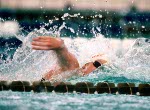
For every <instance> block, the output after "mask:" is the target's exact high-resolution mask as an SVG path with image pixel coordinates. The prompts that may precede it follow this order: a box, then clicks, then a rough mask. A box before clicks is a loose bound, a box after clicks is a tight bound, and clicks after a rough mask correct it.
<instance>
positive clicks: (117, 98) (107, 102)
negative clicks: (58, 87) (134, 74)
mask: <svg viewBox="0 0 150 110" xmlns="http://www.w3.org/2000/svg"><path fill="white" fill-rule="evenodd" d="M149 103H150V97H145V96H137V95H132V96H131V95H112V94H76V93H64V94H63V93H33V92H12V91H3V92H0V110H131V109H132V110H150V106H149Z"/></svg>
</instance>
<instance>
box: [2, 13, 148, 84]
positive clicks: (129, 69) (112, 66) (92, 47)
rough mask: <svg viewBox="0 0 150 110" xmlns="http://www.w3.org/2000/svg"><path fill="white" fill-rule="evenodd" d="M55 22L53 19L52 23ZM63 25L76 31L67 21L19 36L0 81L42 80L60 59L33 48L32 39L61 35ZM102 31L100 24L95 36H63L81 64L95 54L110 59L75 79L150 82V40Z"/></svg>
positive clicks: (47, 52)
mask: <svg viewBox="0 0 150 110" xmlns="http://www.w3.org/2000/svg"><path fill="white" fill-rule="evenodd" d="M78 16H80V14H75V15H69V14H68V13H66V14H64V16H62V19H63V20H65V19H66V18H67V17H78ZM56 20H57V19H56ZM53 21H54V20H50V24H51V23H53ZM46 25H47V24H46ZM57 28H58V29H57ZM64 28H66V29H69V30H70V31H71V32H72V33H77V32H75V31H74V29H73V28H71V27H68V26H67V25H66V22H65V21H64V22H63V23H62V25H61V26H60V27H56V26H53V27H52V28H51V29H49V30H46V29H45V28H44V27H42V28H41V29H39V30H38V29H35V30H34V31H32V32H30V33H29V34H28V35H27V36H26V37H25V36H21V35H16V37H17V38H18V39H20V40H21V41H22V42H23V44H22V46H21V47H19V48H18V49H17V50H16V52H15V54H14V56H13V60H12V61H11V62H9V63H6V64H1V65H0V74H1V76H0V80H2V79H3V80H20V79H21V80H37V79H40V78H41V77H42V75H43V74H44V73H46V72H47V71H49V69H50V68H52V67H53V65H56V64H57V58H56V55H55V52H54V51H36V50H32V49H31V41H32V39H33V38H34V37H37V36H53V37H59V36H60V33H61V30H62V29H64ZM95 29H96V30H98V32H97V31H95ZM100 30H101V29H100V28H99V27H96V28H93V30H92V32H93V34H94V37H93V38H91V39H85V38H80V37H77V38H74V39H71V38H62V39H64V41H65V44H66V46H67V47H68V49H69V51H71V52H72V53H74V54H75V56H76V57H77V59H78V61H79V63H80V66H82V65H83V64H85V63H86V62H88V61H90V59H91V58H92V56H94V55H96V54H100V53H103V54H105V55H106V57H107V58H108V59H109V61H108V62H109V65H107V66H104V67H102V68H103V69H102V68H101V69H98V70H96V71H94V72H93V73H92V74H90V75H89V76H86V77H83V78H78V79H75V80H72V81H83V80H87V81H92V82H97V81H104V80H107V81H114V82H117V81H123V82H126V81H128V82H138V81H139V82H150V77H149V71H150V69H149V66H150V40H149V39H145V38H139V39H137V40H135V39H125V40H119V39H110V38H109V39H108V38H105V37H104V36H103V35H101V34H100ZM134 41H135V42H134Z"/></svg>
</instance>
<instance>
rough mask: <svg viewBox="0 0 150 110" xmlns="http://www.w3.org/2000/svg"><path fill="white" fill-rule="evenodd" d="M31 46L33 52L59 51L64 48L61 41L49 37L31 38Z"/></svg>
mask: <svg viewBox="0 0 150 110" xmlns="http://www.w3.org/2000/svg"><path fill="white" fill-rule="evenodd" d="M31 44H32V49H34V50H61V49H62V48H63V47H64V42H63V40H62V39H60V38H54V37H49V36H48V37H45V36H40V37H36V38H33V39H32V43H31Z"/></svg>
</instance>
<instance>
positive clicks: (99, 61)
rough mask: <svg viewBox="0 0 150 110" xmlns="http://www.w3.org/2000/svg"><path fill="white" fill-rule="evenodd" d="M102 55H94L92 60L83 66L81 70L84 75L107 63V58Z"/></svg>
mask: <svg viewBox="0 0 150 110" xmlns="http://www.w3.org/2000/svg"><path fill="white" fill-rule="evenodd" d="M100 56H101V55H96V56H94V57H93V58H92V60H91V61H90V62H88V63H86V64H84V65H83V66H82V68H81V71H82V72H83V74H84V75H87V74H89V73H91V72H92V71H94V70H96V69H97V68H99V67H100V66H102V65H104V64H106V63H107V60H106V59H104V58H102V56H101V57H100Z"/></svg>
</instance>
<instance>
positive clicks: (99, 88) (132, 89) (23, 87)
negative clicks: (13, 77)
mask: <svg viewBox="0 0 150 110" xmlns="http://www.w3.org/2000/svg"><path fill="white" fill-rule="evenodd" d="M8 90H11V91H14V92H15V91H18V92H31V91H33V92H36V93H39V92H53V91H54V92H56V93H73V92H76V93H87V94H94V93H98V94H102V93H108V94H129V95H140V96H150V84H149V83H145V84H142V83H141V84H139V85H138V86H137V87H136V86H135V84H134V83H118V84H117V85H116V86H115V83H110V82H99V83H97V84H96V85H94V84H93V83H92V82H78V83H76V84H71V83H70V82H60V83H58V84H57V85H55V86H53V85H52V84H51V83H50V82H49V81H44V82H41V81H33V82H29V81H12V82H9V81H0V91H8Z"/></svg>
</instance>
